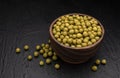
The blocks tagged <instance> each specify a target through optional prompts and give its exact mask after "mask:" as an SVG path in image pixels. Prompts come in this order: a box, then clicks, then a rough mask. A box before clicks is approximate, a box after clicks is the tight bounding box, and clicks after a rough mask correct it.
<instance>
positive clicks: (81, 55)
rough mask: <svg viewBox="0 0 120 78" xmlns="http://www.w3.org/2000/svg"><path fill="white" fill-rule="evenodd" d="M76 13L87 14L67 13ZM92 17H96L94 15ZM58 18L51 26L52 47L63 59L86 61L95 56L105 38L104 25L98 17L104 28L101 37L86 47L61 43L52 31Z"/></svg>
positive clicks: (75, 61) (74, 62) (72, 61)
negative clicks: (68, 45)
mask: <svg viewBox="0 0 120 78" xmlns="http://www.w3.org/2000/svg"><path fill="white" fill-rule="evenodd" d="M74 14H79V15H86V14H81V13H71V14H66V15H74ZM63 16H64V15H63ZM86 16H90V15H86ZM60 17H61V16H60ZM91 17H92V16H91ZM58 18H59V17H58ZM58 18H57V19H58ZM92 18H94V17H92ZM57 19H55V20H54V21H53V22H52V23H51V25H50V28H49V34H50V40H51V47H52V48H53V50H54V51H55V52H56V54H57V55H58V56H59V57H60V58H61V59H62V60H63V61H65V62H68V63H72V64H80V63H84V62H86V61H87V60H89V59H90V58H91V57H93V56H94V55H95V53H96V52H97V50H98V48H99V46H100V44H101V42H102V40H103V37H104V32H105V31H104V27H103V25H102V24H101V23H100V22H99V21H98V20H97V19H96V20H97V21H98V23H99V25H100V26H101V28H102V36H101V37H100V39H99V40H98V41H97V42H96V43H94V44H92V45H90V46H86V47H80V48H72V47H67V46H64V45H62V44H60V43H59V42H58V41H57V40H56V39H55V38H54V36H53V33H52V28H53V25H54V24H55V23H56V21H57ZM94 19H95V18H94Z"/></svg>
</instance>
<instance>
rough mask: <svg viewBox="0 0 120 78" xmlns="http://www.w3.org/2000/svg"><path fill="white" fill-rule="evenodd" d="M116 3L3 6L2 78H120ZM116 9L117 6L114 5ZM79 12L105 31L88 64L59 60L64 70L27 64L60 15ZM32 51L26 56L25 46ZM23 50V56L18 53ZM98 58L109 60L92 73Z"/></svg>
mask: <svg viewBox="0 0 120 78" xmlns="http://www.w3.org/2000/svg"><path fill="white" fill-rule="evenodd" d="M114 4H115V3H105V2H104V3H102V2H100V1H99V2H97V1H95V0H89V1H86V0H85V1H78V0H48V1H46V0H43V1H42V0H41V1H34V0H33V1H29V0H26V1H24V0H18V1H15V0H11V1H4V2H0V78H120V75H119V73H120V40H119V39H120V34H119V33H120V27H119V25H120V22H119V21H120V19H119V18H120V15H118V14H119V12H118V7H117V6H116V7H115V6H114V7H112V6H113V5H114ZM115 5H117V4H115ZM72 12H79V13H85V14H89V15H92V16H93V17H95V18H97V19H98V20H100V21H101V23H102V24H103V25H104V27H105V30H106V31H105V38H104V41H103V43H102V45H101V48H100V49H99V51H98V52H97V54H96V55H95V56H94V57H93V58H91V59H90V60H89V61H88V62H86V63H83V64H80V65H72V64H68V63H65V62H63V61H62V60H59V61H58V63H60V64H61V69H60V70H58V71H56V70H55V69H54V63H52V64H51V65H45V66H44V67H39V60H40V59H43V58H42V57H39V58H38V59H33V60H32V61H31V62H29V61H27V55H28V54H32V55H33V51H34V50H35V45H36V44H41V43H42V42H47V40H48V38H49V35H48V29H49V25H50V23H51V22H52V21H53V20H54V19H55V18H57V17H58V16H60V15H63V14H66V13H72ZM25 44H28V45H29V46H30V50H29V51H28V52H24V50H23V45H25ZM16 47H20V48H21V49H22V52H21V53H20V54H16V53H15V48H16ZM96 58H100V59H102V58H106V59H107V65H105V66H103V65H100V66H99V67H98V71H97V72H92V71H91V70H90V67H91V65H92V64H93V63H94V61H95V59H96Z"/></svg>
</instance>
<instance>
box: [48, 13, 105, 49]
mask: <svg viewBox="0 0 120 78" xmlns="http://www.w3.org/2000/svg"><path fill="white" fill-rule="evenodd" d="M75 14H78V15H81V16H90V15H87V14H81V13H70V14H65V15H75ZM65 15H62V16H65ZM60 17H61V16H60ZM60 17H58V18H60ZM90 17H92V16H90ZM58 18H56V19H55V20H54V21H53V22H52V23H51V25H50V28H49V32H50V36H51V37H52V39H53V40H54V41H55V42H56V43H57V44H58V45H60V46H62V47H65V48H68V49H88V48H92V47H94V46H96V45H97V44H99V43H100V42H101V41H102V39H103V37H104V33H105V30H104V27H103V25H102V24H101V23H100V21H99V20H97V19H96V18H94V17H92V18H94V19H96V20H97V21H98V23H99V25H100V26H101V29H102V36H101V37H100V39H99V40H98V41H97V42H95V43H94V44H92V45H89V46H86V47H75V48H73V47H68V46H65V45H62V44H61V43H60V42H58V41H57V40H56V39H55V37H54V36H53V33H52V28H53V25H54V24H55V23H56V21H57V20H58Z"/></svg>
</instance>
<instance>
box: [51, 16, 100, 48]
mask: <svg viewBox="0 0 120 78" xmlns="http://www.w3.org/2000/svg"><path fill="white" fill-rule="evenodd" d="M52 33H53V35H54V37H55V39H56V40H57V41H58V42H60V43H61V44H63V45H65V46H69V47H86V46H89V45H92V44H94V43H95V42H97V41H98V40H99V39H100V37H101V35H102V28H101V26H100V24H99V22H98V21H97V20H96V19H95V18H93V17H91V16H87V15H78V14H73V15H64V16H61V17H59V18H58V19H57V21H56V22H55V23H54V24H53V28H52Z"/></svg>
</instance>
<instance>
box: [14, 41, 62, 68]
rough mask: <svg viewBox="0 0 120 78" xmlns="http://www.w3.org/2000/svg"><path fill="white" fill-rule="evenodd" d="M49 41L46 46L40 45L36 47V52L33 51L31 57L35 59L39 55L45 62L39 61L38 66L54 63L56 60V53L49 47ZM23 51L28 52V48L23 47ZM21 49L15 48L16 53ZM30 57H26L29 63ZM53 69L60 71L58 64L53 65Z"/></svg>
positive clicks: (26, 46)
mask: <svg viewBox="0 0 120 78" xmlns="http://www.w3.org/2000/svg"><path fill="white" fill-rule="evenodd" d="M49 44H50V40H49V41H48V43H47V44H44V43H42V44H41V45H36V51H34V53H33V55H34V57H35V58H37V57H38V56H39V55H42V56H43V58H45V61H43V60H40V61H39V65H40V66H43V65H44V62H46V64H51V63H52V61H56V60H57V59H58V57H57V55H56V53H55V52H54V51H53V50H52V48H51V47H50V45H49ZM24 50H25V51H27V50H29V46H28V45H25V46H24ZM20 52H21V49H20V48H16V53H20ZM32 58H33V57H32V55H28V56H27V59H28V60H29V61H31V60H32ZM54 67H55V69H60V64H58V63H56V64H54Z"/></svg>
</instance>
